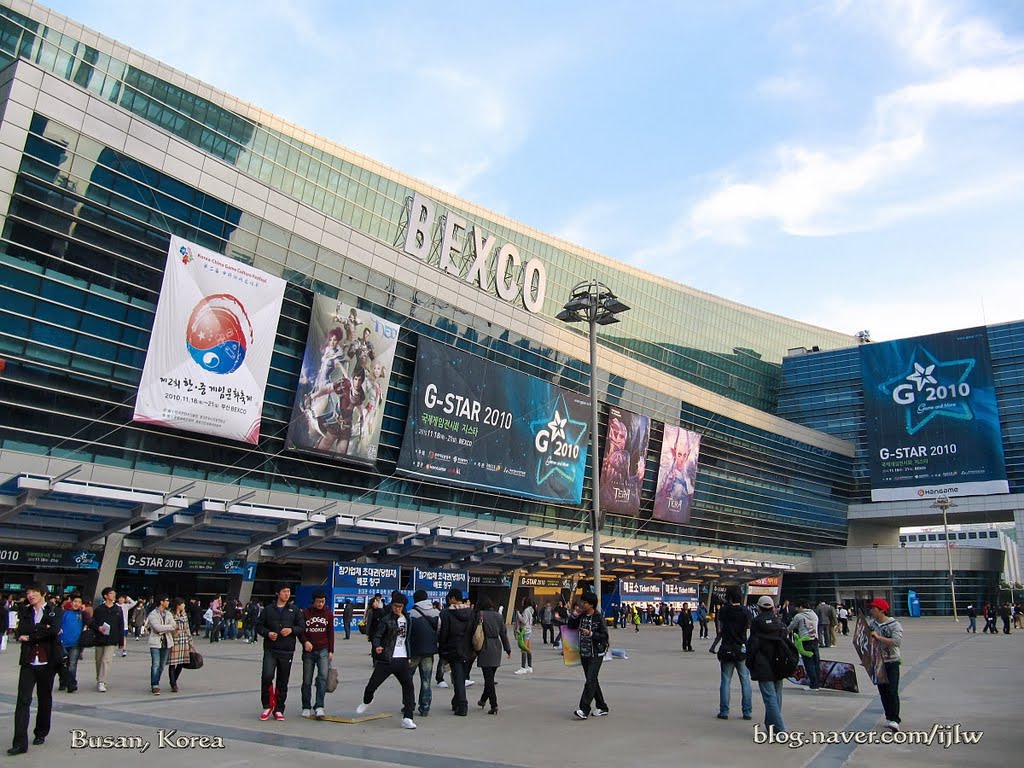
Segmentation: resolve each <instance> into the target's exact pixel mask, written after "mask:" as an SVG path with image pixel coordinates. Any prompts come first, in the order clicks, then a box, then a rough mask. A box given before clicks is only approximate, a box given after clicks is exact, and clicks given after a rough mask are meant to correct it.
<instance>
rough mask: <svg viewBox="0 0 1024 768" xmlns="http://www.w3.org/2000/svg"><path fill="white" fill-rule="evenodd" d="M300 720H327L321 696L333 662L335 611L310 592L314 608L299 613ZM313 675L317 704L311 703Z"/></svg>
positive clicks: (318, 593) (323, 596) (321, 596)
mask: <svg viewBox="0 0 1024 768" xmlns="http://www.w3.org/2000/svg"><path fill="white" fill-rule="evenodd" d="M302 622H303V633H302V688H301V689H300V690H301V692H302V716H303V717H309V716H310V715H313V716H315V717H316V719H317V720H323V719H324V717H326V713H325V712H324V694H325V693H326V691H327V671H328V670H329V669H330V666H331V662H333V661H334V611H333V610H331V609H330V608H328V607H327V594H326V593H325V592H324V591H323V590H322V589H318V590H316V591H314V592H313V605H312V606H310V607H309V608H306V609H305V610H303V612H302ZM314 673H316V701H315V702H314V701H313V700H312V699H313V695H312V694H313V674H314Z"/></svg>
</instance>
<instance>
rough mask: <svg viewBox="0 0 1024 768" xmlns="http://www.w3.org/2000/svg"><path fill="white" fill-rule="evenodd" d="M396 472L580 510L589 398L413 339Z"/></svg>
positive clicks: (587, 436) (494, 364) (425, 341)
mask: <svg viewBox="0 0 1024 768" xmlns="http://www.w3.org/2000/svg"><path fill="white" fill-rule="evenodd" d="M410 397H411V403H410V405H409V421H408V423H407V424H406V428H405V437H404V439H403V441H402V453H401V455H400V456H399V458H398V469H399V470H401V471H402V472H404V473H406V474H410V475H415V476H418V477H425V478H432V479H437V480H442V481H444V482H449V483H458V484H461V485H469V486H475V487H478V488H487V489H489V490H493V491H503V492H506V493H513V494H516V495H519V496H525V497H528V498H533V499H542V500H549V501H561V502H569V503H572V504H579V503H580V499H581V498H582V496H583V473H584V469H585V468H586V465H587V445H588V442H589V439H590V428H589V418H590V396H589V395H582V394H577V393H575V392H569V391H568V390H564V389H562V388H560V387H556V386H555V385H554V384H550V383H548V382H546V381H543V380H541V379H538V378H535V377H533V376H527V375H526V374H525V373H520V372H519V371H514V370H512V369H511V368H506V367H505V366H503V365H498V364H497V363H492V362H490V361H488V360H485V359H483V358H481V357H476V356H475V355H470V354H466V353H465V352H460V351H459V350H457V349H453V348H452V347H449V346H446V345H444V344H440V343H438V342H436V341H432V340H431V339H428V338H425V337H423V336H421V337H420V340H419V350H418V352H417V356H416V372H415V374H414V376H413V386H412V394H411V396H410Z"/></svg>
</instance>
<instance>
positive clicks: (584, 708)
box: [568, 592, 608, 720]
mask: <svg viewBox="0 0 1024 768" xmlns="http://www.w3.org/2000/svg"><path fill="white" fill-rule="evenodd" d="M580 604H581V606H582V608H577V609H576V610H575V611H573V614H572V616H570V617H569V622H568V624H569V628H570V629H578V630H579V631H580V663H581V664H582V665H583V673H584V674H585V675H586V677H587V681H586V683H585V684H584V686H583V693H582V695H581V696H580V706H579V708H578V709H576V711H575V712H573V713H572V714H573V717H575V718H576V719H577V720H586V719H587V718H588V717H590V715H591V714H593V715H594V717H604V716H605V715H607V714H608V703H607V702H606V701H605V699H604V693H603V692H602V691H601V683H600V681H599V680H598V676H599V675H600V674H601V664H602V662H603V661H604V655H605V653H606V652H607V651H608V625H607V624H605V621H604V617H603V616H602V615H601V612H600V611H599V610H597V595H595V594H594V593H593V592H587V593H585V594H584V595H583V597H581V598H580ZM591 702H593V703H594V704H595V705H596V706H595V707H594V709H593V711H591V709H590V704H591Z"/></svg>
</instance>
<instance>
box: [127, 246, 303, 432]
mask: <svg viewBox="0 0 1024 768" xmlns="http://www.w3.org/2000/svg"><path fill="white" fill-rule="evenodd" d="M284 286H285V281H284V280H282V279H281V278H279V277H274V276H273V275H270V274H267V273H266V272H264V271H262V270H259V269H256V268H255V267H250V266H248V265H247V264H243V263H242V262H239V261H235V260H234V259H230V258H228V257H227V256H222V255H221V254H219V253H216V252H214V251H211V250H209V249H207V248H203V247H201V246H198V245H195V244H194V243H190V242H188V241H187V240H182V239H181V238H180V237H177V236H174V235H172V236H171V246H170V250H169V252H168V254H167V265H166V267H165V268H164V279H163V284H162V285H161V286H160V300H159V302H158V303H157V307H156V318H155V319H154V321H153V333H152V335H151V336H150V338H149V350H148V351H147V353H146V364H145V366H144V367H143V369H142V380H141V381H140V382H139V394H138V398H137V399H136V401H135V415H134V417H133V418H134V421H141V422H144V423H147V424H159V425H161V426H164V427H175V428H177V429H183V430H186V431H188V432H200V433H202V434H206V435H216V436H217V437H227V438H230V439H232V440H241V441H243V442H246V443H256V442H257V441H258V439H259V435H260V416H261V414H262V413H263V393H264V390H265V389H266V387H267V374H268V373H269V372H270V357H271V355H272V354H273V351H274V337H275V336H276V334H277V324H278V321H279V319H280V316H281V302H282V301H283V300H284Z"/></svg>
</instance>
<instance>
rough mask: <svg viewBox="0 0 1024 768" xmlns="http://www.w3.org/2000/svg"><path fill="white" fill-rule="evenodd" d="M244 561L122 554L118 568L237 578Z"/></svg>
mask: <svg viewBox="0 0 1024 768" xmlns="http://www.w3.org/2000/svg"><path fill="white" fill-rule="evenodd" d="M244 565H245V560H244V559H241V558H231V557H227V558H224V557H176V556H167V555H138V554H133V553H129V552H122V553H121V556H120V557H119V558H118V560H117V567H118V568H127V569H133V570H136V569H137V570H140V571H152V572H153V573H157V572H166V573H207V574H222V575H225V576H237V575H240V574H241V573H242V566H244Z"/></svg>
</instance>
